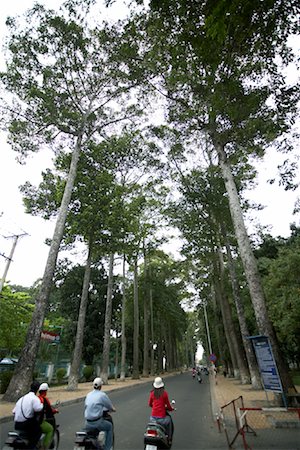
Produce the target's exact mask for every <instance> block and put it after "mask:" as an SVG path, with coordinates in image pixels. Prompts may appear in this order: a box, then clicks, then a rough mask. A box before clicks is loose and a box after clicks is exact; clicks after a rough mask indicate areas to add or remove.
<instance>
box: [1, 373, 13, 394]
mask: <svg viewBox="0 0 300 450" xmlns="http://www.w3.org/2000/svg"><path fill="white" fill-rule="evenodd" d="M13 374H14V373H13V371H9V370H6V371H4V372H0V394H4V393H5V391H6V389H7V387H8V385H9V383H10V380H11V378H12V376H13Z"/></svg>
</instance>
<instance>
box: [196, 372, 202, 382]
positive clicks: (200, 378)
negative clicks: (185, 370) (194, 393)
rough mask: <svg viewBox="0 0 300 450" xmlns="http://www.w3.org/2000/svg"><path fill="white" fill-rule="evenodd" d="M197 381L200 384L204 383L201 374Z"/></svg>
mask: <svg viewBox="0 0 300 450" xmlns="http://www.w3.org/2000/svg"><path fill="white" fill-rule="evenodd" d="M197 381H198V383H202V377H201V374H200V373H198V374H197Z"/></svg>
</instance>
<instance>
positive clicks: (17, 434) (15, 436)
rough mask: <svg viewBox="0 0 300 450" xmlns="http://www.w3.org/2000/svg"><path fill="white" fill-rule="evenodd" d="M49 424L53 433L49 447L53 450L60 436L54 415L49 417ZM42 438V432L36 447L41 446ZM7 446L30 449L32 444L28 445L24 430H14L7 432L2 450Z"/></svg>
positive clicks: (20, 449)
mask: <svg viewBox="0 0 300 450" xmlns="http://www.w3.org/2000/svg"><path fill="white" fill-rule="evenodd" d="M51 425H53V428H54V433H53V439H52V442H51V444H50V447H49V448H50V449H53V450H58V446H59V438H60V435H59V430H58V427H59V425H57V424H56V420H55V418H54V417H53V418H52V419H51ZM43 438H44V435H43V434H42V435H41V437H40V439H39V442H38V443H37V446H36V448H37V449H39V448H41V447H42V442H43ZM9 448H14V449H16V450H26V449H32V445H30V442H29V440H28V435H27V434H26V433H25V432H24V431H19V430H16V431H9V432H8V436H7V438H6V441H5V445H4V447H2V450H7V449H9Z"/></svg>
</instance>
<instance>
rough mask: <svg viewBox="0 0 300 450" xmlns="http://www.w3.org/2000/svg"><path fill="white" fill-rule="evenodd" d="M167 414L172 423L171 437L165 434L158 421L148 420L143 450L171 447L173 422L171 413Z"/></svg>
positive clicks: (173, 401) (173, 403)
mask: <svg viewBox="0 0 300 450" xmlns="http://www.w3.org/2000/svg"><path fill="white" fill-rule="evenodd" d="M171 404H172V405H175V400H172V402H171ZM174 409H175V408H174ZM167 414H168V416H169V417H170V419H171V424H172V436H171V438H170V437H169V436H168V435H167V434H166V430H165V428H164V427H163V426H162V425H160V424H159V423H158V422H149V423H148V425H147V428H146V431H145V433H144V450H160V449H167V450H168V449H170V448H171V447H172V437H173V433H174V424H173V420H172V417H171V415H170V414H169V413H168V412H167Z"/></svg>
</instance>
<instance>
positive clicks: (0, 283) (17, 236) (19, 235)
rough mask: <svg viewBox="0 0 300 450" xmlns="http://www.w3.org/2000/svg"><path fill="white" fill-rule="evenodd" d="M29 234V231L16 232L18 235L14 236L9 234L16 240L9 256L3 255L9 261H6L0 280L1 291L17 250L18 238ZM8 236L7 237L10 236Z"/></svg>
mask: <svg viewBox="0 0 300 450" xmlns="http://www.w3.org/2000/svg"><path fill="white" fill-rule="evenodd" d="M27 234H28V233H22V234H16V235H14V236H8V237H13V239H14V240H13V245H12V248H11V251H10V254H9V256H8V257H7V256H4V255H2V256H4V257H5V258H6V260H7V262H6V266H5V270H4V273H3V276H2V279H1V281H0V293H1V292H2V289H3V285H4V283H5V280H6V275H7V272H8V269H9V266H10V263H11V262H12V258H13V255H14V251H15V248H16V245H17V242H18V239H19V238H20V237H22V236H26V235H27ZM8 237H7V238H8Z"/></svg>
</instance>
